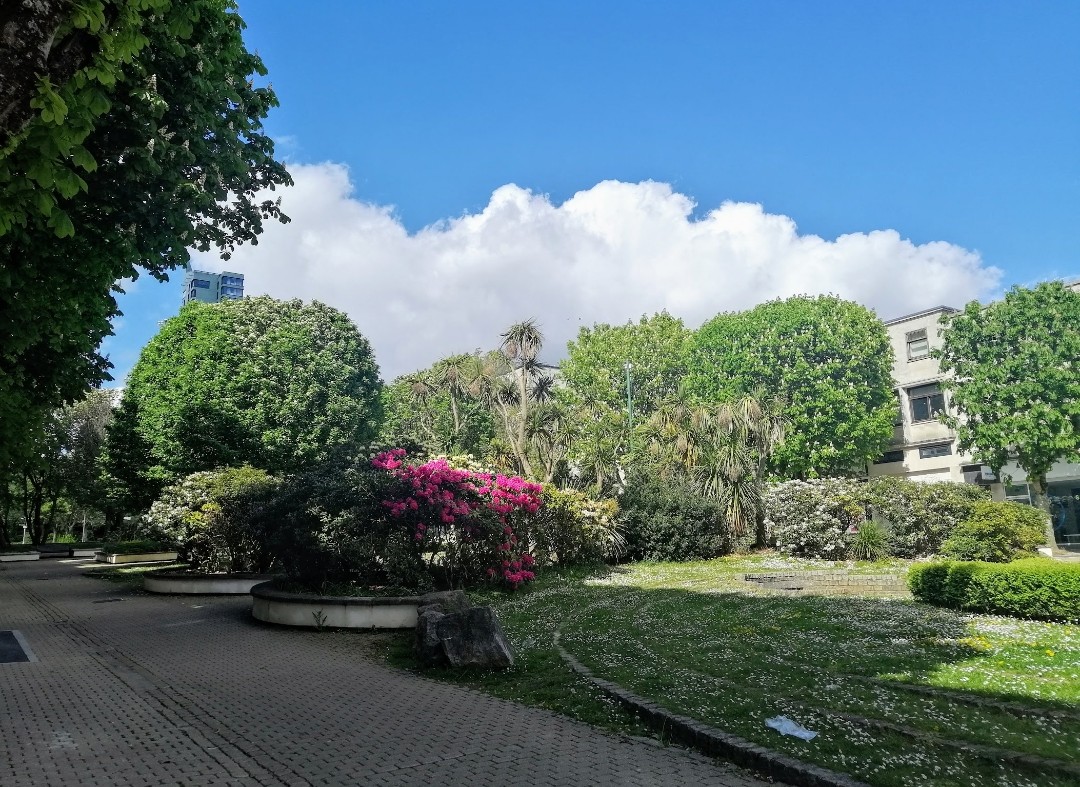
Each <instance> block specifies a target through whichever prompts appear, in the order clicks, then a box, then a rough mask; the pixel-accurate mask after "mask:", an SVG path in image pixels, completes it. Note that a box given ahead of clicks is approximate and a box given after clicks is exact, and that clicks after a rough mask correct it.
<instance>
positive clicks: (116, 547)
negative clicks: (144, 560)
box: [101, 541, 176, 555]
mask: <svg viewBox="0 0 1080 787" xmlns="http://www.w3.org/2000/svg"><path fill="white" fill-rule="evenodd" d="M101 551H102V552H105V553H106V554H109V555H143V554H149V553H152V552H174V551H176V547H175V546H170V545H169V544H167V543H165V542H163V541H114V542H110V543H108V544H102V545H101Z"/></svg>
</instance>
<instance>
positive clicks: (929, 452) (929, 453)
mask: <svg viewBox="0 0 1080 787" xmlns="http://www.w3.org/2000/svg"><path fill="white" fill-rule="evenodd" d="M936 456H952V443H937V444H936V445H924V446H923V447H922V448H920V449H919V458H920V459H933V458H934V457H936Z"/></svg>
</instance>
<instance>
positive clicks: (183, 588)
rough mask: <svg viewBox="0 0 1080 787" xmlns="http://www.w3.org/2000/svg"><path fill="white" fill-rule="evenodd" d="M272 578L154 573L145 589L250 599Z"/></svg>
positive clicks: (149, 574)
mask: <svg viewBox="0 0 1080 787" xmlns="http://www.w3.org/2000/svg"><path fill="white" fill-rule="evenodd" d="M273 578H274V577H273V576H271V575H269V574H194V573H190V572H184V571H150V572H147V573H146V574H143V589H144V590H147V591H149V592H150V593H167V594H176V595H192V596H197V595H210V596H216V595H222V596H228V595H234V596H246V595H247V594H248V593H250V592H251V589H252V588H253V587H255V585H259V584H262V583H263V582H268V581H270V580H271V579H273Z"/></svg>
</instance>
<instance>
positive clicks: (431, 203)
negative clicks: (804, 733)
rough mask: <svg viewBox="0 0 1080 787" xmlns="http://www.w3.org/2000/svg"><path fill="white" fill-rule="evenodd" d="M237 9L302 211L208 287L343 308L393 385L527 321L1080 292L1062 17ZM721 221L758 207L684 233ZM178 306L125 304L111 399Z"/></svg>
mask: <svg viewBox="0 0 1080 787" xmlns="http://www.w3.org/2000/svg"><path fill="white" fill-rule="evenodd" d="M240 11H241V15H242V16H243V17H244V19H245V20H246V22H247V24H248V30H247V33H246V39H247V41H248V45H249V47H250V48H253V49H256V50H258V51H259V53H260V54H261V55H262V57H263V58H264V60H265V62H266V64H267V66H268V68H269V70H270V76H269V79H270V81H271V82H272V83H273V85H274V88H275V89H276V91H277V93H278V96H279V98H280V101H281V106H280V107H279V108H278V109H277V110H275V111H274V112H273V113H272V114H271V116H270V118H269V119H268V121H267V123H266V128H267V130H268V132H269V133H270V134H271V135H272V136H273V137H275V139H277V140H278V141H279V147H278V150H279V153H280V154H281V155H282V156H283V157H284V158H285V159H286V160H287V161H288V162H290V164H291V165H292V166H293V167H295V168H296V173H297V179H298V189H297V190H296V195H295V196H294V197H292V202H291V203H290V201H289V198H288V197H287V198H286V210H287V212H289V213H290V214H291V215H293V217H294V223H293V224H292V225H289V227H287V228H283V229H280V230H279V229H277V228H276V229H275V230H272V231H271V232H268V234H267V236H266V238H265V239H264V242H263V243H261V244H260V245H259V246H258V247H254V248H252V249H249V250H246V251H245V252H243V253H241V254H239V255H237V257H236V259H235V261H234V262H233V263H230V264H229V265H227V266H225V267H228V268H230V269H233V270H240V271H242V272H244V273H245V275H246V276H247V278H248V291H249V292H251V293H257V292H268V293H270V294H272V295H274V296H276V297H292V296H298V297H305V298H310V297H317V298H319V299H320V300H324V301H326V302H328V303H331V304H332V305H335V306H338V307H339V308H343V309H345V310H346V311H348V312H349V313H350V315H351V316H353V318H354V320H356V322H357V323H358V325H359V326H360V328H361V330H362V331H363V332H364V333H365V335H368V336H369V338H370V339H371V340H372V342H373V345H374V347H375V351H376V355H377V357H378V358H379V360H380V362H381V363H382V365H383V367H384V371H385V372H386V373H387V376H390V375H392V374H396V373H399V372H401V371H408V370H410V368H414V367H416V366H421V365H425V364H427V363H430V362H432V361H434V360H436V359H437V358H438V357H440V355H441V354H446V353H447V352H452V351H467V350H471V349H474V348H475V347H477V346H482V345H483V346H491V345H492V344H494V343H495V341H496V340H497V333H498V331H499V330H502V329H503V328H504V327H505V325H507V324H509V322H512V321H514V319H521V318H524V317H528V316H536V317H538V319H540V321H541V323H542V324H544V325H545V326H547V327H548V329H549V339H550V340H551V342H552V343H551V344H550V346H551V348H552V350H551V354H552V355H553V356H557V355H558V353H559V352H560V351H561V346H562V345H563V344H564V343H565V340H566V339H567V338H569V337H570V336H572V335H573V333H574V332H575V331H576V328H577V326H578V325H588V324H591V323H592V322H595V321H601V320H603V321H609V322H620V321H623V320H625V319H629V318H635V317H637V316H639V315H640V314H641V313H651V312H652V311H656V310H658V309H660V308H668V309H669V311H672V312H673V313H675V314H676V315H677V316H682V317H684V319H686V320H687V322H688V323H690V324H695V323H698V322H700V321H701V320H702V319H705V318H707V317H708V316H711V315H712V314H715V313H716V312H717V311H721V310H724V309H729V308H743V307H745V306H749V305H752V302H754V301H756V300H764V299H766V298H768V297H780V296H784V295H788V294H793V293H794V292H795V291H809V290H812V289H814V288H815V287H816V286H818V285H819V284H820V287H821V291H833V292H839V293H840V294H841V295H844V296H845V297H852V298H854V299H856V300H861V301H862V302H865V303H867V305H869V306H871V307H873V308H875V309H877V310H878V312H879V314H881V316H883V317H890V316H895V315H896V313H899V312H900V311H903V310H905V309H909V308H910V310H914V309H915V308H920V307H921V306H930V305H937V303H939V302H948V303H957V302H962V301H964V300H967V299H970V298H983V299H985V298H988V297H993V296H994V295H995V294H997V293H999V292H1000V291H1001V289H1002V288H1004V287H1008V286H1010V285H1012V284H1018V283H1019V284H1027V283H1032V282H1034V281H1037V280H1041V279H1045V278H1052V277H1058V276H1075V275H1080V259H1078V254H1077V244H1076V232H1075V226H1076V217H1077V213H1078V209H1080V145H1078V144H1077V143H1078V142H1080V101H1078V98H1080V95H1078V93H1080V80H1078V79H1077V75H1078V74H1080V47H1077V46H1076V41H1077V40H1080V4H1075V3H1066V2H1054V3H1037V2H1035V3H993V2H978V3H962V2H951V3H944V4H943V3H897V4H885V3H875V4H869V3H861V4H855V3H849V2H842V3H841V2H822V1H820V0H819V1H818V2H814V3H798V2H765V1H762V0H754V1H752V2H751V1H750V0H747V2H700V3H697V2H677V3H663V4H661V3H656V2H650V3H645V2H633V1H632V0H622V1H621V2H547V3H543V4H539V3H537V4H524V3H506V2H498V3H496V2H462V3H454V4H451V3H445V2H423V3H418V2H402V3H383V2H322V3H312V4H304V5H303V6H301V5H299V4H296V3H292V2H283V1H281V2H279V1H277V0H258V2H256V1H255V0H246V1H242V2H241V5H240ZM609 181H616V182H618V184H622V185H621V186H618V187H616V186H611V187H598V184H603V183H606V182H609ZM649 181H652V182H655V184H661V185H662V186H663V188H660V189H659V190H657V188H653V187H646V186H644V185H642V184H645V183H647V182H649ZM510 184H515V185H516V186H517V187H518V189H517V190H507V189H506V188H505V187H507V186H509V185H510ZM665 189H666V190H665ZM575 195H582V196H581V197H580V199H573V200H572V199H571V198H574V196H575ZM568 200H571V202H570V203H568V202H567V201H568ZM725 202H732V203H738V204H743V203H751V204H757V205H760V206H761V208H760V215H758V214H754V213H753V211H750V210H741V211H740V210H735V209H734V208H732V209H730V210H725V211H722V215H718V216H717V217H716V221H715V222H707V221H705V220H706V219H707V218H708V216H709V214H710V212H713V211H716V210H717V209H720V208H721V206H722V205H723V204H724V203H725ZM683 209H685V211H684V212H685V213H686V215H685V216H684V217H681V218H680V215H679V214H680V211H681V210H683ZM463 217H472V218H471V219H468V220H466V218H463ZM656 217H660V218H657V219H656V221H655V222H653V219H654V218H656ZM702 222H704V223H702ZM431 225H434V226H433V227H432V226H431ZM425 227H428V228H430V229H429V230H427V231H424V228H425ZM733 228H734V229H733ZM639 229H640V230H641V232H640V233H639V232H638V230H639ZM883 230H891V231H893V234H892V235H889V236H887V237H886V236H885V235H882V234H881V233H878V234H874V233H875V231H883ZM417 233H420V234H419V235H418V234H417ZM403 235H404V236H405V237H402V236H403ZM849 235H855V236H858V237H856V238H853V239H851V243H846V242H841V241H838V240H837V239H838V238H841V237H842V236H849ZM736 236H737V237H736ZM815 236H819V239H821V240H822V241H823V242H824V243H823V244H821V243H817V239H815ZM733 237H735V240H732V238H733ZM346 239H347V240H346ZM905 241H910V243H904V242H905ZM946 247H947V248H946ZM747 249H750V251H746V250H747ZM645 250H647V251H648V254H646V251H645ZM500 260H502V261H503V262H499V261H500ZM195 264H196V266H202V267H211V268H213V269H221V267H223V266H222V265H221V263H220V262H219V261H215V260H213V259H209V258H205V257H201V258H197V259H196V260H195ZM500 265H502V266H503V267H500ZM661 269H664V270H666V271H668V272H669V273H671V275H669V276H665V275H663V271H662V270H661ZM751 270H752V271H753V272H752V273H748V271H751ZM800 271H802V273H799V272H800ZM904 271H907V273H904ZM654 272H655V273H656V275H655V276H653V273H654ZM672 272H677V273H678V274H679V277H675V276H674V273H672ZM808 272H814V273H813V275H810V273H808ZM624 274H625V277H626V280H625V281H623V278H624ZM905 275H906V276H908V279H903V277H904V276H905ZM537 277H540V279H542V281H540V282H539V283H538V278H537ZM680 277H681V278H680ZM896 277H900V279H902V280H901V281H899V283H897V282H896V281H892V283H890V280H891V279H896ZM175 278H182V276H180V277H175ZM392 278H393V279H394V280H395V281H390V279H392ZM687 279H693V280H696V281H699V282H708V283H710V284H709V286H705V287H698V288H697V290H698V291H700V292H699V295H698V296H696V299H695V295H694V294H693V293H692V292H689V291H687V288H685V287H684V286H682V285H684V284H685V282H686V280H687ZM403 281H408V282H410V284H409V286H407V287H406V286H405V285H404V284H402V282H403ZM526 281H527V283H526ZM492 282H496V283H498V284H497V285H494V284H491V283H492ZM559 282H561V283H562V284H561V285H560V284H559ZM725 282H726V283H727V284H725ZM523 291H524V294H525V295H528V294H532V295H533V296H535V300H533V301H530V300H529V299H528V298H527V297H524V295H523V294H522V292H523ZM905 293H907V294H906V295H905ZM755 294H758V295H760V296H761V297H760V298H757V297H755ZM646 295H648V297H646ZM179 297H180V296H179V286H178V284H177V283H176V282H173V283H171V284H169V285H155V284H154V283H153V282H151V281H150V280H148V279H146V278H143V279H140V280H139V282H138V283H137V284H136V285H135V286H134V287H133V288H132V292H131V294H130V295H128V296H126V297H125V298H124V299H123V300H122V302H121V308H122V309H123V311H124V312H125V316H124V317H123V318H122V320H121V321H120V322H119V323H118V325H117V336H116V337H115V338H114V339H112V340H110V341H109V343H108V344H107V346H106V351H107V352H109V353H110V354H111V357H112V358H113V360H114V361H115V363H116V365H117V369H116V372H115V374H116V376H117V377H122V376H123V374H125V373H126V371H127V368H129V367H130V364H131V363H132V362H133V361H134V359H135V358H136V357H137V353H138V350H139V348H140V347H141V345H142V344H143V343H145V341H146V340H147V339H148V338H149V337H150V336H151V335H152V334H153V332H154V330H156V325H157V321H158V320H160V319H163V318H165V317H167V316H169V315H170V314H172V313H175V310H176V308H177V306H178V303H179ZM920 298H925V299H927V300H926V301H924V302H922V303H918V302H917V301H918V299H920ZM613 300H614V301H617V303H615V304H613V303H612V301H613ZM619 302H621V303H622V304H623V305H624V312H625V313H624V312H621V311H620V310H619V308H618V307H619ZM530 310H531V311H530ZM526 311H527V312H528V313H525V312H526ZM485 337H490V339H486V338H485ZM455 342H457V344H455ZM485 342H486V344H485Z"/></svg>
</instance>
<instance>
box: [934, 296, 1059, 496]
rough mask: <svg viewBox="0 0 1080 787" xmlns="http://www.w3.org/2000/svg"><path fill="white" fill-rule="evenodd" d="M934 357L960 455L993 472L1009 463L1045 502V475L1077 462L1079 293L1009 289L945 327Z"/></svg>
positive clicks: (971, 305) (947, 321) (948, 321)
mask: <svg viewBox="0 0 1080 787" xmlns="http://www.w3.org/2000/svg"><path fill="white" fill-rule="evenodd" d="M945 325H946V327H945V330H944V332H943V334H942V340H943V343H942V347H941V349H940V350H938V351H937V352H936V353H935V354H936V355H937V357H938V358H939V360H940V362H941V369H942V371H944V372H950V373H951V375H952V376H951V378H947V379H946V380H944V381H943V385H944V386H945V387H946V388H948V389H949V390H950V391H951V398H952V403H953V406H954V407H955V408H956V410H957V414H956V415H954V416H953V417H952V418H951V419H950V422H951V425H952V426H953V428H955V429H956V431H957V435H958V437H959V440H960V449H961V450H962V451H970V452H971V453H972V454H973V455H974V456H976V457H977V458H979V459H980V460H981V461H983V462H985V463H986V464H988V465H990V466H991V467H993V468H994V469H995V470H1000V469H1001V468H1002V466H1004V465H1005V463H1006V462H1007V461H1009V459H1010V458H1015V459H1016V463H1017V465H1019V466H1020V467H1021V468H1023V470H1024V471H1025V472H1026V473H1027V474H1028V479H1029V480H1030V481H1031V482H1032V483H1033V484H1034V485H1035V487H1036V492H1037V493H1038V494H1040V495H1041V496H1042V497H1043V498H1044V499H1043V500H1041V503H1042V507H1044V508H1046V509H1047V510H1048V509H1049V502H1048V501H1046V500H1045V491H1046V474H1047V472H1048V471H1049V470H1050V468H1051V466H1052V465H1053V464H1054V463H1055V462H1058V461H1061V460H1074V461H1075V460H1076V459H1077V458H1078V457H1080V292H1075V291H1073V290H1071V289H1069V288H1067V287H1066V286H1065V285H1063V284H1062V283H1061V282H1047V283H1043V284H1040V285H1039V286H1037V287H1035V288H1033V289H1027V288H1024V287H1014V288H1013V289H1011V290H1010V291H1009V292H1008V293H1006V295H1005V298H1004V300H1001V301H997V302H995V303H992V304H990V305H989V306H986V307H983V306H980V305H979V304H978V303H977V302H975V301H972V302H971V303H969V304H968V305H967V307H966V308H965V309H964V310H963V311H962V312H959V313H957V314H954V315H952V316H950V317H947V318H946V319H945Z"/></svg>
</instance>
